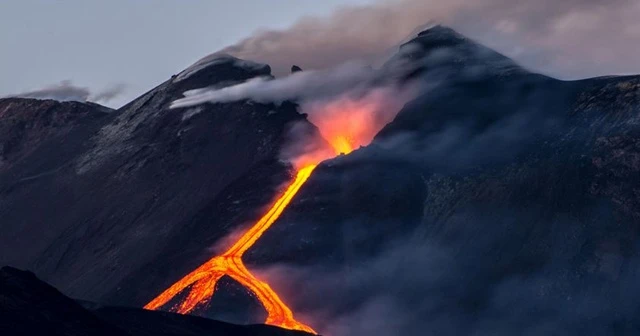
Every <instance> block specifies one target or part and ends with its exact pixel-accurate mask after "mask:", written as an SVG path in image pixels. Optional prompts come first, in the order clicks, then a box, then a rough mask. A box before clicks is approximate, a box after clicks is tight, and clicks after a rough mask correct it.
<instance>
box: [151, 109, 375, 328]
mask: <svg viewBox="0 0 640 336" xmlns="http://www.w3.org/2000/svg"><path fill="white" fill-rule="evenodd" d="M374 98H375V97H374ZM378 105H380V104H379V99H373V98H371V97H362V98H361V99H355V100H354V99H351V98H348V97H344V98H342V99H338V100H336V101H334V102H330V103H328V104H326V105H323V106H314V107H313V108H321V109H322V110H323V111H324V113H318V114H314V115H315V117H314V118H313V120H312V121H313V122H314V124H315V125H317V126H318V128H319V130H320V133H321V135H322V137H323V138H324V139H326V144H328V145H329V146H328V147H329V148H328V149H329V150H328V151H322V150H321V151H319V152H318V153H307V155H306V156H305V157H304V159H301V160H299V161H298V162H296V163H294V166H296V167H297V168H298V171H297V175H296V178H295V180H294V181H293V182H292V183H291V184H290V185H289V186H288V187H287V189H286V190H285V192H284V193H283V194H282V195H281V196H280V197H279V198H278V199H277V200H276V201H275V203H274V204H273V205H272V206H271V208H270V209H269V210H268V211H267V213H266V214H265V215H264V216H263V217H262V218H260V220H258V222H256V223H255V224H254V225H253V226H252V227H251V228H250V229H249V230H248V231H247V232H246V233H244V234H243V235H242V236H241V237H240V238H239V239H238V240H237V241H236V242H235V243H234V244H233V245H232V246H231V247H230V248H229V249H227V251H226V252H224V253H223V254H222V255H220V256H217V257H214V258H212V259H210V260H209V261H207V262H206V263H204V264H203V265H201V266H200V267H198V268H197V269H195V270H194V271H193V272H191V273H189V274H187V275H186V276H184V277H183V278H182V279H180V280H178V282H176V283H174V284H173V285H172V286H171V287H169V288H168V289H166V290H165V291H164V292H162V293H161V294H160V295H158V296H157V297H156V298H155V299H153V300H152V301H151V302H149V303H148V304H147V305H146V306H145V307H144V308H146V309H152V310H156V309H160V308H161V307H163V306H164V305H166V304H167V303H168V302H169V301H171V300H172V299H173V298H174V297H175V296H176V295H178V294H180V293H181V292H183V291H185V290H186V289H187V288H190V291H189V294H188V295H187V296H186V298H185V299H183V300H182V301H181V302H179V303H178V304H176V305H175V306H173V307H172V308H171V310H172V311H175V312H178V313H181V314H187V313H189V312H191V311H193V309H195V308H196V307H197V306H198V305H201V304H205V303H207V302H209V300H210V299H211V297H212V296H213V294H214V291H215V287H216V284H217V282H218V280H220V278H222V277H223V276H225V275H227V276H229V277H231V278H233V279H234V280H236V281H237V282H239V283H240V284H242V285H243V286H244V287H245V288H247V289H248V290H250V291H251V292H253V293H254V295H255V296H256V297H257V298H258V300H259V301H260V302H261V303H262V305H263V306H264V308H265V310H266V311H267V320H266V322H265V323H267V324H271V325H275V326H278V327H282V328H287V329H293V330H302V331H307V332H311V333H316V332H315V331H314V330H313V329H312V328H311V327H309V326H308V325H306V324H304V323H302V322H299V321H297V320H296V319H295V318H294V317H293V312H292V311H291V309H290V308H289V307H288V306H287V305H286V304H285V303H284V302H283V301H282V299H280V297H279V296H278V295H277V294H276V293H275V292H274V291H273V289H271V287H270V286H269V285H268V284H267V283H266V282H264V281H262V280H260V279H258V278H257V277H255V276H254V275H253V274H251V272H250V271H249V270H248V269H247V268H246V266H245V265H244V263H243V261H242V256H243V254H244V253H245V252H246V251H247V250H248V249H249V248H251V246H253V244H254V243H255V242H256V241H257V240H258V239H259V238H260V236H262V234H263V233H264V232H265V231H266V230H267V229H269V227H270V226H271V225H272V224H273V223H274V222H275V221H276V220H277V219H278V217H280V214H282V212H283V211H284V209H285V208H286V207H287V205H288V204H289V202H291V200H292V199H293V197H294V196H295V195H296V193H297V192H298V191H299V190H300V188H301V187H302V186H303V185H304V183H305V182H306V181H307V179H308V178H309V176H311V173H312V172H313V170H314V169H315V168H316V166H317V164H318V163H319V162H321V161H323V160H325V159H328V158H330V157H333V156H334V155H340V154H348V153H350V152H351V151H352V150H353V149H354V148H356V146H360V145H363V144H366V143H369V141H371V139H372V138H373V136H374V134H375V132H376V131H377V130H379V129H380V128H381V127H382V124H381V123H380V120H379V119H376V118H373V117H372V116H374V115H375V112H376V109H377V108H378V107H379V106H378ZM326 144H325V145H326Z"/></svg>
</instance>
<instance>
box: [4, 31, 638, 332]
mask: <svg viewBox="0 0 640 336" xmlns="http://www.w3.org/2000/svg"><path fill="white" fill-rule="evenodd" d="M397 59H402V60H404V61H408V62H410V63H412V64H413V65H414V68H413V69H414V70H413V71H412V72H411V73H409V74H402V76H404V77H403V78H404V80H406V81H407V83H409V82H411V83H413V84H412V85H417V87H418V88H420V89H419V92H418V95H417V97H416V98H415V99H413V100H412V101H410V102H409V103H408V104H406V105H405V106H404V108H402V110H401V111H399V112H398V114H397V115H396V117H395V118H394V120H393V121H391V122H390V123H389V124H388V125H386V126H385V127H384V128H383V129H382V130H381V131H380V132H379V133H378V134H377V135H376V137H375V139H374V140H373V142H372V143H371V144H370V145H369V146H367V147H365V148H361V149H359V150H356V151H354V152H353V153H351V154H349V155H343V156H339V157H337V158H335V159H332V160H328V161H325V162H323V163H321V164H320V165H319V166H318V167H317V168H316V169H315V170H314V172H313V174H312V175H311V176H310V177H309V179H308V181H307V182H306V183H305V185H304V186H302V188H301V189H300V191H299V192H298V193H297V194H296V195H295V197H294V198H293V199H292V202H291V204H290V205H289V206H288V207H287V208H286V209H285V210H284V211H283V213H282V215H281V216H280V218H279V219H278V220H277V221H276V222H275V223H274V224H273V226H272V227H271V228H270V229H269V230H268V231H266V232H265V233H264V234H263V236H262V237H261V238H260V240H258V241H257V242H256V243H255V244H254V246H253V247H252V248H251V249H250V250H248V251H247V253H246V254H245V257H244V262H245V263H246V264H247V265H248V267H250V268H252V267H257V268H266V267H272V269H271V271H270V272H273V274H285V275H284V276H280V277H278V276H276V275H273V274H272V275H273V277H274V278H277V279H279V280H278V281H277V283H272V286H275V287H277V288H276V289H279V291H280V292H281V294H282V293H284V294H283V295H284V296H285V297H286V298H287V301H288V302H289V303H290V304H291V305H292V306H293V307H294V308H295V309H294V310H296V311H301V312H307V313H306V314H305V315H308V316H309V318H310V320H311V321H313V322H315V324H314V325H313V326H314V328H315V329H316V330H319V331H320V332H324V331H326V330H329V331H334V333H336V332H335V326H336V325H340V324H341V323H343V321H345V320H346V321H348V322H349V323H346V326H342V329H340V332H338V333H341V334H347V333H351V334H366V333H369V334H372V333H373V331H372V329H367V326H369V327H368V328H371V326H370V323H362V321H379V320H385V319H391V320H393V323H387V324H384V325H383V326H379V328H375V332H377V333H378V334H403V335H424V334H428V333H429V332H434V333H436V332H437V333H439V334H471V333H473V334H500V333H504V334H526V333H529V334H546V333H561V334H576V335H577V334H580V335H584V334H594V335H603V334H610V335H617V334H619V335H625V334H634V333H637V332H638V329H639V328H640V321H638V318H637V316H638V314H637V312H638V309H639V308H640V305H638V302H640V300H639V299H640V297H638V294H640V292H638V291H637V288H636V287H637V286H636V285H635V284H637V283H638V280H640V279H638V276H637V271H635V270H636V269H637V267H636V266H637V262H638V258H637V257H638V251H637V246H638V232H639V229H640V228H639V227H638V223H640V199H639V198H638V195H639V194H640V184H639V183H640V181H638V176H640V175H639V174H638V173H639V171H640V163H639V162H640V161H639V160H638V157H640V145H639V144H640V130H639V128H638V120H637V119H638V118H637V116H638V114H639V113H640V77H638V76H628V77H604V78H594V79H585V80H579V81H560V80H556V79H553V78H551V77H548V76H544V75H541V74H536V73H532V72H530V71H528V70H526V69H523V68H522V67H520V66H518V65H517V64H515V63H514V62H513V61H511V60H510V59H508V58H507V57H505V56H503V55H501V54H499V53H497V52H495V51H492V50H490V49H488V48H485V47H483V46H481V45H479V44H478V43H476V42H474V41H472V40H470V39H468V38H466V37H464V36H462V35H460V34H458V33H456V32H454V31H453V30H451V29H449V28H446V27H442V26H436V27H433V28H430V29H428V30H426V31H424V32H422V33H420V34H419V35H418V36H416V37H415V38H414V39H413V40H411V41H409V42H408V43H406V44H405V45H403V46H402V47H401V52H400V53H398V55H396V56H395V57H394V58H393V59H392V60H390V62H394V61H396V60H397ZM262 76H267V77H268V76H270V69H269V67H268V66H266V65H260V64H256V63H252V62H249V61H243V60H238V59H234V58H232V57H228V56H225V57H222V58H220V57H207V58H204V59H203V60H201V61H199V62H198V63H196V64H194V65H193V66H192V67H190V68H189V69H187V70H185V71H183V72H181V73H179V74H178V75H176V76H173V77H172V78H171V79H169V80H167V81H166V82H165V83H163V84H161V85H159V86H158V87H156V88H154V89H153V90H151V91H149V92H148V93H146V94H144V95H142V96H141V97H140V98H138V99H136V100H134V101H133V102H131V103H130V104H128V105H126V106H124V107H123V108H121V109H119V110H116V111H111V112H108V111H106V110H104V109H102V108H99V107H97V106H95V105H89V104H82V103H53V102H50V101H35V100H19V101H20V102H21V105H16V102H17V101H18V100H15V99H3V100H1V101H0V111H3V110H4V111H5V112H0V115H1V116H2V119H0V123H2V125H3V126H2V127H3V129H5V128H6V129H7V130H8V131H7V134H12V133H13V134H19V136H17V137H16V136H12V137H11V138H10V139H15V138H18V139H21V140H11V141H7V140H4V138H2V141H3V147H2V148H3V149H4V150H3V153H5V152H6V153H9V154H6V155H3V156H2V158H3V161H2V162H4V163H3V164H2V166H0V215H1V216H2V218H3V221H2V223H1V224H0V230H2V232H3V234H2V235H0V263H2V264H11V265H14V266H17V267H20V268H27V269H30V270H33V271H34V272H35V273H36V274H38V276H40V277H41V278H43V279H44V280H45V281H47V282H50V283H51V284H53V285H54V286H56V287H57V288H59V289H60V290H61V291H62V292H63V293H65V294H67V295H69V296H71V297H74V298H82V299H86V300H90V301H97V302H103V303H107V304H116V305H126V306H135V307H142V306H144V305H145V304H147V303H148V302H149V301H150V300H151V299H153V298H154V297H155V296H156V295H158V294H159V293H160V292H162V291H163V290H165V289H166V288H168V287H169V286H171V284H173V283H175V282H176V281H178V280H179V279H180V278H181V277H183V276H184V275H185V274H188V273H189V272H191V271H193V270H194V269H196V268H197V267H198V266H200V265H201V264H203V263H204V262H205V261H207V260H209V259H210V258H211V257H212V256H214V255H215V253H214V251H213V250H214V249H212V247H217V246H219V245H221V244H222V245H227V243H228V242H227V241H226V240H225V239H228V238H227V237H229V236H233V234H235V233H236V231H237V230H239V229H240V228H244V227H246V223H251V222H254V221H256V220H257V219H258V218H260V216H261V215H262V214H263V213H264V211H265V210H264V209H265V208H267V207H268V206H269V205H270V202H272V201H273V199H274V196H275V195H277V194H278V192H279V191H280V190H281V189H282V188H281V186H282V185H283V184H286V183H287V181H290V180H291V177H292V175H293V170H292V167H291V166H290V165H288V164H287V163H286V162H283V161H281V160H280V156H279V154H280V153H281V152H282V150H283V148H284V146H285V145H286V143H287V141H288V140H289V139H288V134H289V130H290V129H291V128H292V127H294V125H298V126H299V125H302V128H303V129H304V130H305V132H308V133H309V134H312V135H313V134H316V133H317V130H316V128H315V127H314V126H313V125H312V124H311V123H310V122H309V121H307V119H306V117H305V115H303V114H301V113H300V112H299V111H298V107H297V105H296V104H295V103H294V102H284V103H282V104H269V103H266V104H265V103H257V102H253V101H250V100H240V101H237V102H231V103H215V104H203V105H199V106H194V107H189V108H179V109H169V104H170V103H171V102H172V101H174V100H176V99H178V98H180V97H182V94H183V93H184V92H185V91H188V90H194V89H200V88H205V87H224V86H229V85H233V84H235V83H240V82H243V81H246V80H248V79H251V78H255V77H262ZM416 83H417V84H416ZM52 104H63V105H64V104H75V105H74V106H75V107H73V108H72V107H71V105H67V106H62V108H63V109H65V110H64V111H65V112H64V115H69V116H71V115H73V116H75V117H74V118H71V117H68V118H64V121H65V122H64V123H60V124H58V123H54V124H52V125H50V124H49V123H47V122H46V121H45V120H46V118H50V113H48V112H47V111H49V110H47V109H50V108H51V105H52ZM20 106H21V107H20ZM47 106H48V107H47ZM18 107H19V108H18ZM74 109H77V110H74ZM24 116H28V117H24ZM31 116H33V117H31ZM7 118H10V119H9V120H19V119H20V118H22V119H25V120H27V121H28V122H29V123H32V124H33V125H39V126H37V127H36V130H35V131H28V132H27V131H25V130H30V129H32V128H30V127H25V126H24V122H23V123H20V122H13V121H10V122H8V123H6V122H5V119H7ZM54 119H55V120H58V119H59V118H54ZM5 123H6V125H7V126H4V125H5ZM42 125H47V126H46V127H45V126H42ZM49 125H50V126H49ZM298 126H296V127H298ZM16 143H19V144H20V146H17V145H15V144H16ZM7 144H9V145H7ZM7 148H9V149H10V150H7ZM11 148H20V149H19V150H11ZM12 152H13V153H16V154H11V153H12ZM276 265H278V266H277V267H276V268H273V267H275V266H276ZM278 270H279V271H280V272H275V271H278ZM217 288H218V289H219V290H217V292H216V294H215V296H214V297H213V299H212V300H211V302H210V303H209V305H208V306H205V307H201V308H200V309H199V310H197V311H195V312H194V313H196V314H200V315H204V316H209V317H215V318H219V319H223V320H227V321H232V322H244V323H246V322H260V321H264V316H265V313H264V312H263V311H262V309H261V306H260V304H259V302H257V300H256V299H255V298H254V297H253V296H251V295H249V294H248V293H247V291H246V290H245V289H244V288H243V287H242V286H240V285H239V284H238V283H236V282H234V281H232V280H230V279H228V278H222V280H221V282H220V283H218V285H217ZM314 315H315V316H321V318H319V317H318V318H316V319H314V318H313V316H314ZM357 321H360V322H361V323H357ZM385 328H388V329H385ZM345 330H346V331H345Z"/></svg>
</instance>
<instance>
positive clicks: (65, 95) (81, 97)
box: [12, 80, 126, 103]
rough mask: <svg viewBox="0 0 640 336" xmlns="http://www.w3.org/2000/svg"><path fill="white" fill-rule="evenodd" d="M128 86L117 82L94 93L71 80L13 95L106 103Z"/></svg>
mask: <svg viewBox="0 0 640 336" xmlns="http://www.w3.org/2000/svg"><path fill="white" fill-rule="evenodd" d="M125 88H126V86H125V85H124V84H116V85H114V86H111V87H108V88H106V89H104V90H102V91H98V92H95V93H93V92H92V91H91V90H90V89H89V88H88V87H83V86H77V85H74V84H73V83H72V82H71V81H70V80H63V81H61V82H60V83H58V84H54V85H50V86H46V87H44V88H42V89H38V90H33V91H27V92H23V93H19V94H16V95H12V96H14V97H22V98H35V99H53V100H59V101H80V102H84V101H93V102H102V103H106V102H108V101H110V100H112V99H114V98H116V97H117V96H119V95H120V94H122V93H124V91H125Z"/></svg>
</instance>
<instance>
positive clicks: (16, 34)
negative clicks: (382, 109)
mask: <svg viewBox="0 0 640 336" xmlns="http://www.w3.org/2000/svg"><path fill="white" fill-rule="evenodd" d="M638 17H640V0H562V1H560V0H535V1H534V0H473V1H471V0H104V1H97V0H65V1H53V0H0V48H1V49H0V74H1V75H2V81H0V97H2V96H5V95H10V94H18V93H20V94H23V95H24V94H25V93H27V94H26V96H33V97H38V96H41V95H42V94H43V92H44V93H51V92H58V93H59V92H64V95H60V96H59V97H65V99H73V98H75V99H81V100H82V99H87V98H88V99H89V100H99V101H100V103H103V104H106V105H109V106H112V107H119V106H121V105H122V104H124V103H126V102H128V101H130V100H131V99H133V98H135V97H137V96H139V95H140V94H142V93H144V92H145V91H147V90H149V89H151V88H153V87H154V86H156V85H157V84H159V83H161V82H163V81H164V80H166V79H168V78H169V77H170V76H171V75H173V74H176V73H178V72H180V71H181V70H183V69H184V68H186V67H187V66H189V65H190V64H192V63H193V62H195V61H196V60H198V59H199V58H201V57H204V56H206V55H208V54H210V53H212V52H215V51H219V50H220V49H222V48H224V47H229V48H227V49H226V50H227V51H228V52H232V53H234V55H236V56H239V57H243V58H246V59H250V60H256V61H261V62H267V63H269V64H270V65H271V66H272V68H274V69H275V71H276V72H278V73H282V70H283V69H287V68H288V67H289V66H290V65H291V64H299V65H302V66H303V68H320V67H330V66H333V65H336V64H339V63H341V62H344V61H346V60H350V59H366V60H370V59H372V58H374V57H379V56H382V55H383V54H385V52H386V53H388V52H389V50H394V47H395V46H397V43H398V42H400V41H402V40H403V39H406V38H407V37H408V36H409V33H410V32H411V31H413V30H414V28H415V27H417V26H420V25H423V24H425V23H427V22H429V21H431V22H433V21H435V22H440V23H444V24H445V25H449V26H451V27H453V28H454V29H456V30H458V31H460V32H461V33H463V34H465V35H467V36H469V37H471V38H474V39H477V40H479V41H480V42H481V43H484V44H486V45H487V46H489V47H492V48H495V49H497V50H498V51H500V52H502V53H505V54H506V55H507V56H510V57H512V58H514V59H515V60H516V61H518V62H520V63H521V64H523V65H524V66H526V67H528V68H530V69H533V70H535V71H540V72H542V73H545V74H550V75H553V76H555V77H559V78H563V79H574V78H582V77H589V76H596V75H608V74H632V73H640V20H638ZM123 86H124V91H123V93H121V94H118V93H120V92H121V90H120V89H122V87H123ZM34 90H37V91H35V92H33V91H34ZM113 96H115V97H116V98H115V99H112V100H107V98H109V97H113Z"/></svg>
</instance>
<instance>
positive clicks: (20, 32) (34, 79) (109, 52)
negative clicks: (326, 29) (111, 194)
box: [0, 0, 369, 107]
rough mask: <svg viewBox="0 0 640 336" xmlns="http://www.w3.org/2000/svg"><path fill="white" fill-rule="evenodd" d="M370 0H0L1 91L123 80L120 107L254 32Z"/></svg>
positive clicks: (109, 84)
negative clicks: (60, 84)
mask: <svg viewBox="0 0 640 336" xmlns="http://www.w3.org/2000/svg"><path fill="white" fill-rule="evenodd" d="M367 2H369V1H367V0H322V1H317V0H264V1H262V0H259V1H249V0H234V1H228V0H189V1H179V0H153V1H152V0H138V1H130V0H109V1H92V0H89V1H87V0H65V1H50V0H39V1H38V0H2V1H0V46H2V47H1V49H2V52H0V74H2V77H3V80H2V81H0V96H5V95H9V94H16V93H22V92H25V91H31V90H36V89H40V88H42V87H46V86H50V85H56V84H57V83H60V82H61V81H65V80H69V81H71V83H72V84H73V85H77V86H82V87H88V88H89V89H90V90H93V91H102V90H109V89H110V88H113V87H116V86H118V85H124V93H123V94H121V95H120V96H118V97H116V98H115V99H113V100H111V101H108V102H106V104H107V105H110V106H112V107H118V106H120V105H123V104H124V103H126V102H128V101H129V100H131V99H133V98H135V97H136V96H138V95H140V94H141V93H143V92H146V91H147V90H149V89H151V88H153V87H154V86H156V85H157V84H159V83H161V82H163V81H165V80H166V79H168V78H169V77H170V76H171V75H173V74H175V73H178V72H180V71H181V70H182V69H184V68H186V67H188V66H189V65H190V64H192V63H194V62H195V61H197V60H198V59H199V58H201V57H203V56H206V55H208V54H210V53H212V52H214V51H217V50H219V49H221V48H223V47H224V46H226V45H229V44H232V43H234V42H236V41H238V40H240V39H241V38H243V37H246V36H248V35H250V34H251V33H253V32H254V31H256V30H258V29H260V28H264V27H268V28H272V29H277V28H285V27H286V26H288V25H291V24H292V23H293V22H294V21H295V20H296V19H298V18H300V17H301V16H305V15H312V14H313V15H326V14H328V13H330V12H331V11H332V10H333V9H334V8H336V7H337V6H341V5H353V4H363V3H367Z"/></svg>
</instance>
